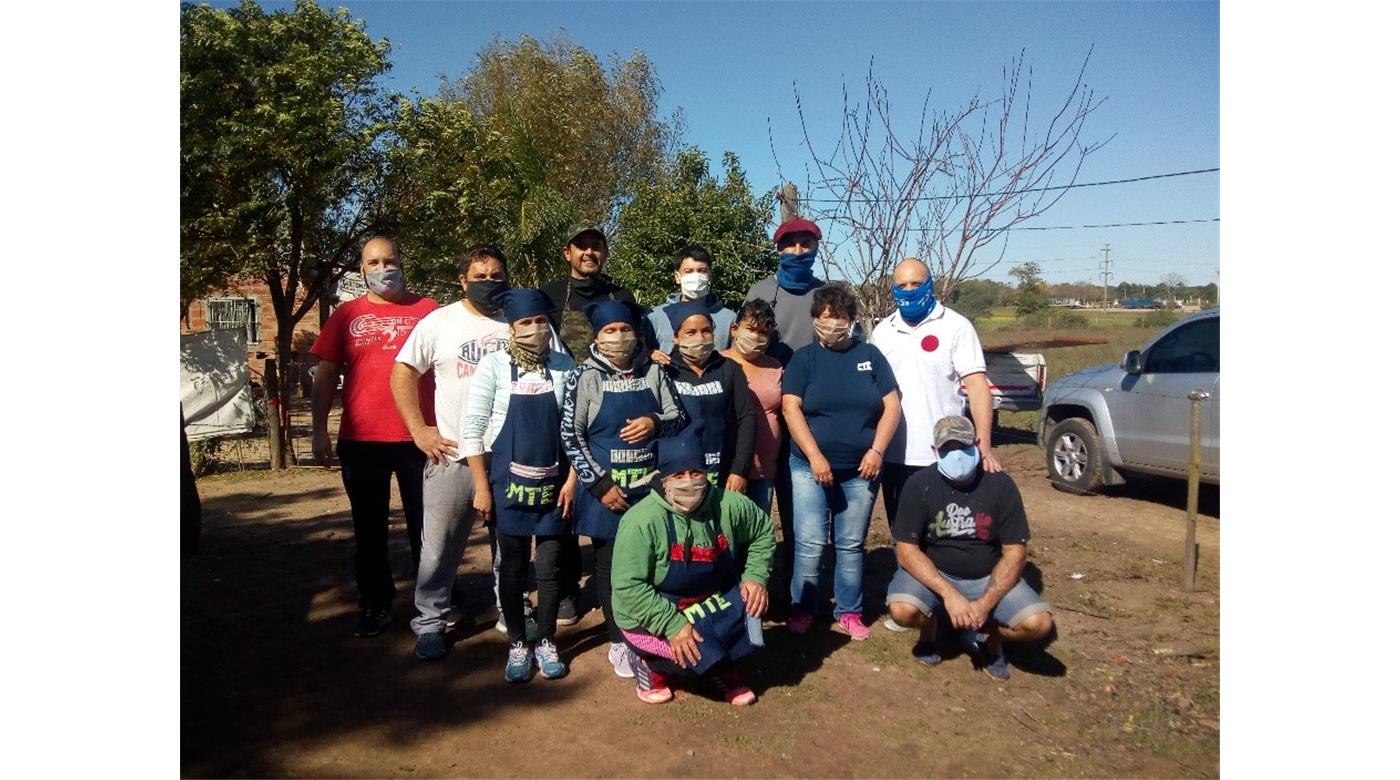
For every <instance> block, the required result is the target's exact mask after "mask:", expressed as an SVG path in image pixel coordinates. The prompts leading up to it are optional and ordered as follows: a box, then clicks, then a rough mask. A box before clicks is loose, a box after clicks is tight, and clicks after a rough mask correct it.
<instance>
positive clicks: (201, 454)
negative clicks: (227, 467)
mask: <svg viewBox="0 0 1400 780" xmlns="http://www.w3.org/2000/svg"><path fill="white" fill-rule="evenodd" d="M222 441H223V440H222V439H221V438H220V437H218V436H210V437H209V438H207V439H200V440H198V441H192V442H190V471H193V472H194V475H195V476H196V477H202V476H204V475H205V474H208V473H210V472H212V471H213V470H214V467H215V466H216V465H218V463H219V445H220V444H221V443H222Z"/></svg>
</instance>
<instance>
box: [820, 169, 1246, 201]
mask: <svg viewBox="0 0 1400 780" xmlns="http://www.w3.org/2000/svg"><path fill="white" fill-rule="evenodd" d="M1219 170H1220V169H1219V168H1199V169H1197V170H1194V171H1176V172H1174V173H1157V174H1153V175H1151V176H1135V177H1133V178H1131V179H1112V180H1110V181H1086V182H1081V183H1078V184H1059V185H1056V186H1053V187H1031V188H1029V189H1024V190H1008V191H1006V192H986V193H981V194H975V195H974V194H969V195H927V196H924V197H920V198H899V200H962V199H963V198H994V197H998V196H1001V195H1018V194H1022V193H1027V192H1055V191H1057V190H1074V189H1079V188H1081V187H1103V186H1107V185H1109V184H1131V183H1133V182H1139V181H1152V180H1153V179H1170V178H1172V177H1174V176H1195V175H1197V174H1202V173H1216V172H1218V171H1219ZM799 200H801V201H802V202H804V203H845V202H847V201H848V200H849V201H850V202H853V203H880V202H882V201H891V200H895V198H799Z"/></svg>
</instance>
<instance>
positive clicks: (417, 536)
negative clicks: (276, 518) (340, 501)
mask: <svg viewBox="0 0 1400 780" xmlns="http://www.w3.org/2000/svg"><path fill="white" fill-rule="evenodd" d="M335 452H336V455H337V456H338V457H339V458H340V478H341V481H343V482H344V483H345V492H346V493H347V494H348V495H349V496H350V519H351V521H352V522H353V523H354V526H355V583H356V585H357V586H358V587H359V590H360V608H361V609H388V608H389V604H390V603H391V602H392V601H393V600H394V575H393V574H392V573H391V572H390V570H389V477H390V475H392V476H393V477H394V478H395V479H396V480H397V481H398V483H399V498H401V499H402V500H403V513H404V520H405V521H406V522H407V524H408V544H409V548H410V549H411V550H412V553H413V571H415V572H416V571H418V556H419V553H420V552H421V551H422V549H423V464H424V463H425V462H427V456H426V455H424V454H423V452H422V450H419V449H418V448H417V447H416V446H414V444H413V442H411V441H406V442H379V441H345V440H341V441H340V443H339V444H337V445H336V448H335Z"/></svg>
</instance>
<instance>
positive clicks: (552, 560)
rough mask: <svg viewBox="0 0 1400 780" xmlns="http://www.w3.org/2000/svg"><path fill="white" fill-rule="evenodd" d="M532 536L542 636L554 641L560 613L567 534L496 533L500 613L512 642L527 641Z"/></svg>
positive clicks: (537, 616)
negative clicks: (561, 569) (561, 561)
mask: <svg viewBox="0 0 1400 780" xmlns="http://www.w3.org/2000/svg"><path fill="white" fill-rule="evenodd" d="M570 536H572V534H570ZM531 539H534V540H535V582H537V583H538V584H539V586H540V608H539V610H538V611H537V612H536V613H535V620H536V621H537V622H538V624H539V627H540V638H541V639H548V640H550V641H553V640H554V628H555V619H556V618H557V617H558V616H559V551H560V548H561V546H562V545H561V542H562V541H563V539H564V537H563V536H533V537H532V536H515V535H512V534H504V533H500V532H497V533H496V542H497V544H499V545H500V551H501V616H502V617H504V618H505V621H506V634H507V635H508V636H509V637H510V641H511V642H524V641H525V584H526V580H527V579H528V577H529V571H530V540H531Z"/></svg>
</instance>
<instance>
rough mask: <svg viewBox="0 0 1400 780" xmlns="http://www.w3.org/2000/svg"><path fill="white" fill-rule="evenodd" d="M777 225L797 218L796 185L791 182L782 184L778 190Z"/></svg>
mask: <svg viewBox="0 0 1400 780" xmlns="http://www.w3.org/2000/svg"><path fill="white" fill-rule="evenodd" d="M778 213H779V214H780V215H781V216H779V218H778V224H782V223H784V222H787V221H788V220H790V219H793V218H794V217H797V216H798V210H797V185H796V184H793V183H792V182H790V181H789V182H783V186H781V187H779V188H778Z"/></svg>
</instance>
